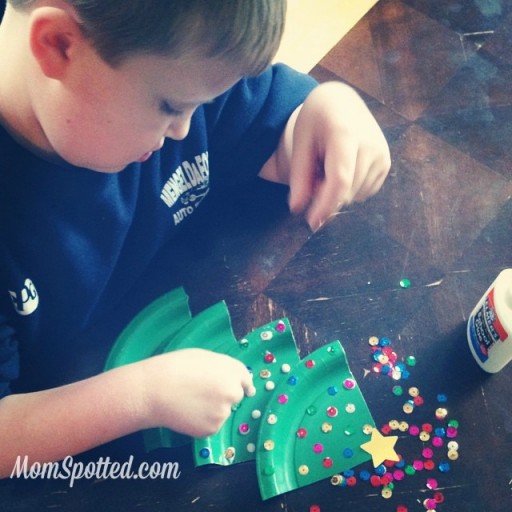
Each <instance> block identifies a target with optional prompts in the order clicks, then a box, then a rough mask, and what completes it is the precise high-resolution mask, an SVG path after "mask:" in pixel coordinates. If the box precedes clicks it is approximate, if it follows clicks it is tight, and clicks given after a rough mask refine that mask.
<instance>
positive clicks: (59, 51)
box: [30, 7, 83, 79]
mask: <svg viewBox="0 0 512 512" xmlns="http://www.w3.org/2000/svg"><path fill="white" fill-rule="evenodd" d="M30 23H31V25H30V48H31V50H32V54H33V55H34V57H35V59H36V60H37V62H38V63H39V66H40V68H41V70H42V72H43V73H44V74H45V75H46V76H47V77H49V78H55V79H61V78H62V77H63V76H64V74H65V73H66V71H67V69H68V66H69V64H70V62H71V59H72V57H73V55H74V50H75V49H76V47H77V44H78V42H79V41H80V40H82V39H83V34H82V32H81V30H80V27H79V25H78V23H77V21H76V19H75V18H74V17H73V16H72V14H71V13H69V12H67V11H66V10H64V9H60V8H55V7H41V8H38V9H35V10H34V11H33V12H32V14H31V20H30Z"/></svg>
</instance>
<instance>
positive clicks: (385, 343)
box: [379, 337, 391, 347]
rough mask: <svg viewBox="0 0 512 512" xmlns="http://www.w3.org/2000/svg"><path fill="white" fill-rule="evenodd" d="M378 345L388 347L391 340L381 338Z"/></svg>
mask: <svg viewBox="0 0 512 512" xmlns="http://www.w3.org/2000/svg"><path fill="white" fill-rule="evenodd" d="M379 345H380V346H381V347H388V346H389V345H391V340H390V339H389V338H387V337H383V338H381V339H380V340H379Z"/></svg>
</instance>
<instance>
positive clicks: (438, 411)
mask: <svg viewBox="0 0 512 512" xmlns="http://www.w3.org/2000/svg"><path fill="white" fill-rule="evenodd" d="M447 415H448V411H447V410H446V409H445V408H443V407H439V408H438V409H436V413H435V416H436V418H437V419H438V420H444V419H445V418H446V416H447Z"/></svg>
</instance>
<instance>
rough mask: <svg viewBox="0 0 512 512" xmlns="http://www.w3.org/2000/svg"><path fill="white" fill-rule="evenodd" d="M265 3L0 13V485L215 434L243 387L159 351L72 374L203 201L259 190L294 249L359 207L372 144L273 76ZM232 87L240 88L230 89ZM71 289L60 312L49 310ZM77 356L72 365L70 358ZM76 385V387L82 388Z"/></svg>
mask: <svg viewBox="0 0 512 512" xmlns="http://www.w3.org/2000/svg"><path fill="white" fill-rule="evenodd" d="M284 10H285V2H284V1H279V0H238V1H237V0H232V1H226V0H218V1H215V0H208V1H206V0H175V1H170V0H152V1H150V2H148V1H147V0H130V1H127V0H8V2H7V8H6V11H5V14H4V18H3V20H2V23H1V25H0V63H1V68H2V73H1V75H0V121H1V126H0V286H1V292H0V293H1V298H0V393H1V395H0V396H3V397H4V398H2V400H0V439H1V440H2V441H1V444H2V448H1V450H0V454H1V455H0V474H1V475H3V476H5V475H9V474H10V472H11V471H12V468H13V464H14V461H15V459H16V457H17V456H18V455H22V456H24V455H28V456H29V459H30V460H31V461H36V460H37V461H40V462H42V461H54V460H59V459H62V458H63V457H65V456H67V455H73V454H77V453H80V452H83V451H86V450H88V449H90V448H92V447H95V446H98V445H100V444H102V443H105V442H108V441H110V440H113V439H116V438H118V437H121V436H123V435H125V434H129V433H131V432H135V431H138V430H141V429H144V428H149V427H154V426H166V427H169V428H171V429H173V430H176V431H179V432H183V433H186V434H188V435H192V436H204V435H208V434H211V433H213V432H215V431H217V430H218V429H219V428H220V426H221V425H222V423H223V422H224V420H225V419H226V418H227V417H228V415H229V413H230V410H231V406H232V405H233V404H234V403H237V402H238V401H240V400H241V398H242V397H243V395H244V393H246V394H251V393H253V392H254V388H253V386H252V381H251V377H250V375H249V373H248V372H247V370H246V368H245V367H244V366H243V365H242V364H240V363H239V362H238V361H236V360H233V359H231V358H229V357H226V356H222V355H219V354H214V353H211V352H208V351H204V350H200V349H194V350H183V351H177V352H174V353H170V354H165V355H162V356H157V357H153V358H150V359H147V360H145V361H141V362H138V363H134V364H131V365H127V366H125V367H122V368H118V369H116V370H113V371H109V372H105V373H101V368H102V364H103V362H104V361H105V359H104V356H105V355H106V354H107V353H108V350H109V347H102V346H99V345H100V344H99V343H96V344H95V340H94V339H91V340H90V345H88V346H87V347H86V350H85V351H84V352H83V357H73V356H74V355H76V354H77V353H78V350H79V348H80V349H83V348H84V347H77V346H75V345H73V343H74V340H76V338H77V336H78V335H79V333H81V332H84V331H85V330H86V329H87V328H89V329H90V328H91V326H94V325H95V321H96V319H97V318H98V317H99V316H100V314H101V312H104V311H105V310H106V309H107V308H109V307H112V306H113V305H115V304H116V300H117V298H118V297H119V296H122V295H125V294H126V293H127V292H128V290H129V288H130V286H131V285H132V284H133V283H134V281H135V280H136V279H137V278H138V277H140V276H144V275H150V274H151V265H150V262H151V259H152V258H153V257H154V256H155V255H157V254H158V253H159V251H160V250H162V248H163V247H164V245H165V243H166V242H167V241H168V240H169V238H170V237H172V235H173V234H174V233H175V231H176V230H177V229H178V228H180V229H187V221H188V218H189V217H190V216H193V213H194V211H195V209H196V208H197V207H199V205H200V203H201V202H202V201H203V200H204V199H205V197H206V196H207V195H208V193H209V192H210V190H211V192H212V194H211V195H213V193H215V192H216V191H218V190H224V189H226V188H228V187H234V188H236V187H242V186H245V185H247V184H248V183H250V178H252V177H254V176H256V175H257V174H259V176H260V177H262V178H264V179H268V180H271V181H277V182H281V183H286V184H288V185H289V186H290V198H289V202H290V208H291V210H292V211H294V212H301V211H304V212H305V214H306V219H307V221H308V223H309V224H310V226H311V228H312V229H313V230H316V229H318V228H319V227H320V226H321V225H322V224H323V223H324V222H325V221H326V220H327V219H328V218H329V216H330V215H332V214H334V213H335V212H336V211H338V210H339V209H340V208H341V207H342V206H343V205H346V204H348V203H350V202H351V201H361V200H364V199H366V198H367V197H369V196H370V195H372V194H374V193H375V192H376V191H377V190H378V189H379V188H380V186H381V185H382V183H383V180H384V179H385V176H386V174H387V172H388V170H389V166H390V162H389V152H388V148H387V144H386V142H385V139H384V137H383V135H382V133H381V131H380V129H379V127H378V126H377V124H376V123H375V121H374V119H373V117H372V116H371V114H370V113H369V112H368V110H367V109H366V107H365V105H364V104H363V102H362V101H361V100H360V99H359V97H358V96H357V95H356V94H355V93H354V92H353V91H352V90H351V89H350V88H348V87H346V86H344V85H342V84H336V83H329V84H323V85H320V86H316V84H315V83H313V81H312V80H311V79H310V78H308V77H306V76H303V75H299V74H298V73H295V72H293V71H292V70H290V69H288V68H286V67H284V66H276V67H273V68H269V69H267V70H266V71H264V70H265V69H266V68H267V66H268V64H269V63H270V61H271V59H272V57H273V55H274V54H275V52H276V49H277V47H278V44H279V40H280V37H281V33H282V29H283V23H284ZM247 77H249V78H247ZM70 289H72V293H70V292H69V290H70ZM87 350H88V351H87ZM84 374H85V375H84Z"/></svg>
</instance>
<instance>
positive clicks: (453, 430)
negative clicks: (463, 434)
mask: <svg viewBox="0 0 512 512" xmlns="http://www.w3.org/2000/svg"><path fill="white" fill-rule="evenodd" d="M458 433H459V431H458V430H457V429H456V428H455V427H448V428H447V429H446V437H448V438H449V439H453V438H454V437H457V434H458Z"/></svg>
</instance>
